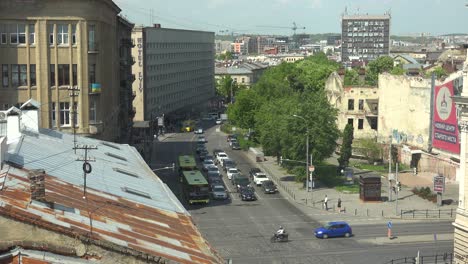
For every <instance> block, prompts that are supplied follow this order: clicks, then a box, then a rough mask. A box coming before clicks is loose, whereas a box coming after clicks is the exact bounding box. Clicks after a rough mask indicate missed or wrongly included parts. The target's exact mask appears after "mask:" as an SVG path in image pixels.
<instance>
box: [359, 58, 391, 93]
mask: <svg viewBox="0 0 468 264" xmlns="http://www.w3.org/2000/svg"><path fill="white" fill-rule="evenodd" d="M392 69H393V59H392V58H391V57H390V56H381V57H378V58H377V59H375V60H373V61H371V62H369V64H368V65H367V72H366V78H365V79H366V84H368V85H372V86H375V85H377V83H378V78H379V74H381V73H383V72H390V71H391V70H392Z"/></svg>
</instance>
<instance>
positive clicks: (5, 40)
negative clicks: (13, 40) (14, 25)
mask: <svg viewBox="0 0 468 264" xmlns="http://www.w3.org/2000/svg"><path fill="white" fill-rule="evenodd" d="M1 43H2V44H7V33H1Z"/></svg>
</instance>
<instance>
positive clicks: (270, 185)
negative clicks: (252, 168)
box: [262, 180, 278, 193]
mask: <svg viewBox="0 0 468 264" xmlns="http://www.w3.org/2000/svg"><path fill="white" fill-rule="evenodd" d="M262 190H263V192H264V193H276V192H278V188H277V187H276V185H275V183H274V182H273V181H272V180H267V181H263V182H262Z"/></svg>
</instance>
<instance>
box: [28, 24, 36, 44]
mask: <svg viewBox="0 0 468 264" xmlns="http://www.w3.org/2000/svg"><path fill="white" fill-rule="evenodd" d="M28 34H29V39H28V41H29V45H33V44H35V43H36V34H35V26H34V24H31V25H29V28H28Z"/></svg>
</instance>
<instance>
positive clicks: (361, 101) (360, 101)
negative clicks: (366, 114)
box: [359, 99, 364, 110]
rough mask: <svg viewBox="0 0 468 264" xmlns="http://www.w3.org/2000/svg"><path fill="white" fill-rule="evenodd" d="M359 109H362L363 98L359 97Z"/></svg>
mask: <svg viewBox="0 0 468 264" xmlns="http://www.w3.org/2000/svg"><path fill="white" fill-rule="evenodd" d="M359 110H364V100H362V99H359Z"/></svg>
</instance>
